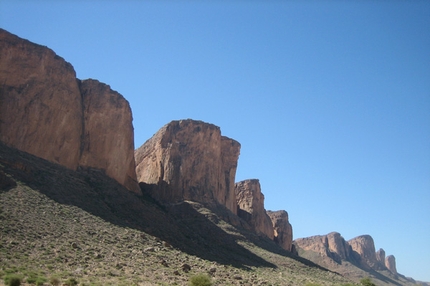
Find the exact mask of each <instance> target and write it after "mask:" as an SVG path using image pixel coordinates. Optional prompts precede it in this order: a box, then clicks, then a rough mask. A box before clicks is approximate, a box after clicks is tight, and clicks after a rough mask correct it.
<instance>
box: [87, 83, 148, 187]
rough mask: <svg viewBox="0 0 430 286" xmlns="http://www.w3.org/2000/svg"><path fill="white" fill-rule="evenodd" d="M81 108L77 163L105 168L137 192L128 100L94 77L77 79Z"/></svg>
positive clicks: (107, 172)
mask: <svg viewBox="0 0 430 286" xmlns="http://www.w3.org/2000/svg"><path fill="white" fill-rule="evenodd" d="M79 87H80V91H81V95H82V104H83V111H84V117H83V118H84V124H83V129H84V130H83V134H82V142H81V157H80V160H79V165H80V166H90V167H95V168H99V169H103V170H105V172H106V174H107V175H108V176H110V177H112V178H114V179H116V180H117V181H118V182H119V183H121V184H123V185H124V186H125V187H127V188H128V189H130V190H133V191H135V192H138V193H139V192H140V188H139V186H138V184H137V178H136V170H135V162H134V131H133V124H132V120H133V118H132V114H131V109H130V105H129V103H128V101H127V100H126V99H125V98H124V97H123V96H122V95H121V94H119V93H118V92H115V91H113V90H112V89H111V88H110V87H109V86H108V85H106V84H103V83H101V82H99V81H97V80H91V79H90V80H84V81H80V85H79Z"/></svg>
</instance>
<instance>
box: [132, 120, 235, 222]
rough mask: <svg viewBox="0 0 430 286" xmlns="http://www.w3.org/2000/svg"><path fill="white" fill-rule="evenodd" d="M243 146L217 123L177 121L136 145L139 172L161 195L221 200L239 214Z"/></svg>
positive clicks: (147, 186) (167, 198) (175, 198)
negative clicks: (237, 187)
mask: <svg viewBox="0 0 430 286" xmlns="http://www.w3.org/2000/svg"><path fill="white" fill-rule="evenodd" d="M239 152H240V144H239V143H238V142H237V141H235V140H232V139H230V138H227V137H224V136H221V131H220V128H219V127H217V126H215V125H213V124H209V123H205V122H202V121H195V120H190V119H188V120H180V121H172V122H170V123H169V124H167V125H165V126H164V127H162V128H161V129H160V130H159V131H158V132H157V133H156V134H155V135H154V136H153V137H152V138H151V139H149V140H148V141H146V142H145V143H144V144H143V145H142V146H141V147H140V148H139V149H137V150H136V151H135V160H136V173H137V178H138V181H139V182H140V183H143V185H144V186H145V187H144V189H146V190H147V191H148V192H149V193H150V194H151V196H152V197H154V198H155V199H157V200H158V201H161V202H165V203H172V202H179V201H182V200H192V201H197V202H201V203H219V204H221V205H224V206H226V207H227V208H228V209H229V210H230V211H232V212H233V213H234V214H237V205H236V197H235V193H234V178H235V176H236V168H237V160H238V157H239Z"/></svg>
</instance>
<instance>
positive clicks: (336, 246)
mask: <svg viewBox="0 0 430 286" xmlns="http://www.w3.org/2000/svg"><path fill="white" fill-rule="evenodd" d="M294 244H295V245H296V246H297V247H298V248H300V249H302V250H305V251H313V252H316V253H318V254H319V255H321V256H327V257H330V258H331V259H333V260H334V261H336V262H337V263H341V260H349V259H350V258H351V255H352V249H351V246H350V245H349V244H348V243H347V242H346V241H345V239H344V238H343V237H342V236H341V235H340V233H337V232H331V233H329V234H327V235H317V236H312V237H307V238H300V239H296V240H295V241H294Z"/></svg>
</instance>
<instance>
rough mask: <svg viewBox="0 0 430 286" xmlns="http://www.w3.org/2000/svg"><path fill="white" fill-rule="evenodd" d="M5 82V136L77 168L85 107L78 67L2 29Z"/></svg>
mask: <svg viewBox="0 0 430 286" xmlns="http://www.w3.org/2000/svg"><path fill="white" fill-rule="evenodd" d="M0 80H1V85H0V103H1V104H0V140H1V141H3V142H4V143H6V144H7V145H9V146H12V147H15V148H17V149H20V150H22V151H25V152H28V153H30V154H33V155H36V156H38V157H41V158H44V159H46V160H49V161H51V162H55V163H58V164H61V165H63V166H66V167H68V168H70V169H76V168H77V167H78V164H79V157H80V146H81V134H82V118H83V110H82V101H81V94H80V91H79V86H78V82H77V80H76V74H75V71H74V69H73V67H72V65H71V64H69V63H68V62H66V61H65V60H64V59H62V58H61V57H59V56H57V55H56V54H55V53H54V52H53V51H52V50H50V49H48V48H46V47H43V46H40V45H36V44H33V43H31V42H29V41H27V40H24V39H21V38H19V37H17V36H15V35H12V34H10V33H8V32H7V31H5V30H0Z"/></svg>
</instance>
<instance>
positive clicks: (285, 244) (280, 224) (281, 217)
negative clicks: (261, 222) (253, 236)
mask: <svg viewBox="0 0 430 286" xmlns="http://www.w3.org/2000/svg"><path fill="white" fill-rule="evenodd" d="M267 215H268V216H269V218H270V220H271V221H272V226H273V236H274V241H275V242H276V243H277V244H279V245H280V246H281V247H282V248H283V249H285V250H288V251H290V252H292V251H293V248H292V247H293V227H292V226H291V224H290V222H289V221H288V213H287V212H286V211H284V210H281V211H267Z"/></svg>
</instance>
